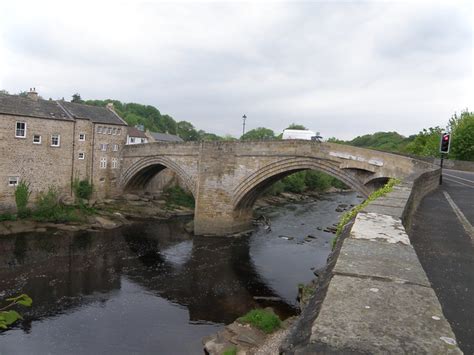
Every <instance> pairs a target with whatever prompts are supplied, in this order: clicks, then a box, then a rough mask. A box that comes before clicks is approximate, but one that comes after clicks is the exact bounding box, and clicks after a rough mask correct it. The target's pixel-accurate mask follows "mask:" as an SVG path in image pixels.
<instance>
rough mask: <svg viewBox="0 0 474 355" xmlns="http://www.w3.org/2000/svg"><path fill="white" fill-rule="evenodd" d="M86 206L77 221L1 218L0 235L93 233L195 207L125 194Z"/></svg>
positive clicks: (181, 213)
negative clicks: (54, 232) (89, 209)
mask: <svg viewBox="0 0 474 355" xmlns="http://www.w3.org/2000/svg"><path fill="white" fill-rule="evenodd" d="M89 207H90V208H93V210H94V212H93V213H90V214H89V215H84V216H83V217H82V218H81V220H78V221H67V222H42V221H36V220H33V219H31V218H24V219H13V218H12V220H6V221H1V222H0V236H1V235H11V234H18V233H27V232H37V233H42V232H46V231H47V230H50V229H55V230H59V231H68V232H78V231H90V232H94V231H99V230H107V229H115V228H119V227H122V226H124V225H128V224H132V223H134V222H136V221H140V220H150V219H158V220H164V219H170V218H173V217H177V216H190V215H193V214H194V210H193V209H191V208H189V207H184V206H176V205H173V204H170V203H169V202H168V201H166V200H164V199H162V198H159V197H158V196H153V195H150V196H138V195H133V194H125V195H123V196H122V198H120V199H116V200H113V199H106V200H103V201H101V202H95V201H90V203H89Z"/></svg>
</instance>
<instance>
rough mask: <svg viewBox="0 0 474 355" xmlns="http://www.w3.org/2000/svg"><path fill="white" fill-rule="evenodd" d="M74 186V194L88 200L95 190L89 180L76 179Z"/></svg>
mask: <svg viewBox="0 0 474 355" xmlns="http://www.w3.org/2000/svg"><path fill="white" fill-rule="evenodd" d="M72 187H73V189H74V194H75V195H76V198H78V199H84V200H88V199H89V198H90V197H91V195H92V192H93V187H92V184H91V183H90V182H89V180H79V179H76V180H74V183H73V185H72Z"/></svg>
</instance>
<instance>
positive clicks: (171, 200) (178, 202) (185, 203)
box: [164, 186, 195, 208]
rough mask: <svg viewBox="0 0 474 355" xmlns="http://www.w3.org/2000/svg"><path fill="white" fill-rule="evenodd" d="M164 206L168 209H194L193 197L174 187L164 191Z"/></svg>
mask: <svg viewBox="0 0 474 355" xmlns="http://www.w3.org/2000/svg"><path fill="white" fill-rule="evenodd" d="M164 196H165V200H166V205H167V206H168V207H179V206H182V207H188V208H194V204H195V202H194V197H193V195H192V194H191V193H190V192H188V191H185V190H184V189H182V188H181V187H179V186H174V187H170V188H167V189H166V190H164Z"/></svg>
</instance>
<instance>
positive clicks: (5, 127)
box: [0, 115, 74, 210]
mask: <svg viewBox="0 0 474 355" xmlns="http://www.w3.org/2000/svg"><path fill="white" fill-rule="evenodd" d="M18 121H21V122H26V124H27V125H26V138H15V126H16V122H18ZM73 131H74V122H72V121H66V120H59V119H57V120H52V119H51V120H49V119H41V118H33V117H18V116H11V115H0V201H1V203H0V209H1V210H8V209H12V208H14V206H15V201H14V191H15V188H14V187H12V186H8V178H9V177H11V176H17V177H19V178H20V179H23V180H25V181H27V182H29V183H30V189H31V191H32V192H33V194H32V196H31V198H30V201H34V199H35V198H36V196H37V194H38V193H39V192H41V191H47V190H48V188H49V187H50V186H54V187H56V188H57V189H58V190H59V191H60V193H61V194H66V195H70V194H71V177H72V171H73V166H72V157H73V144H72V143H73V134H74V133H73ZM52 134H59V135H60V146H59V147H52V146H51V135H52ZM33 135H41V143H40V144H34V143H33Z"/></svg>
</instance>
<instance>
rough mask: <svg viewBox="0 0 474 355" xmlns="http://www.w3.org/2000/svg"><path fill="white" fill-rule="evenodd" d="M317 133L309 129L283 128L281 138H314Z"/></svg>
mask: <svg viewBox="0 0 474 355" xmlns="http://www.w3.org/2000/svg"><path fill="white" fill-rule="evenodd" d="M316 136H317V134H316V132H313V131H310V130H302V129H285V130H283V136H282V139H304V140H308V141H310V140H315V139H316V138H313V137H316Z"/></svg>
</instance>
